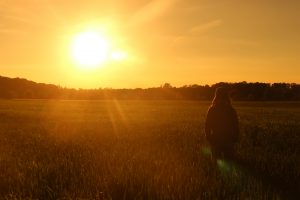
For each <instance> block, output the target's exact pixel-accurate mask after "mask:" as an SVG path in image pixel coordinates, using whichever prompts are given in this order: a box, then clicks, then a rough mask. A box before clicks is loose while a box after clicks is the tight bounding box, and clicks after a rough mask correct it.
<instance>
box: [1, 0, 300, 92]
mask: <svg viewBox="0 0 300 200" xmlns="http://www.w3.org/2000/svg"><path fill="white" fill-rule="evenodd" d="M299 9H300V3H299V1H294V0H289V1H280V0H272V1H271V0H265V1H258V0H253V1H250V0H246V1H238V0H228V1H223V0H217V1H208V0H189V1H183V0H165V1H160V0H152V1H150V0H149V1H138V0H128V1H120V0H111V1H96V0H93V1H82V0H79V1H67V0H49V1H45V0H42V1H36V0H27V1H19V0H2V1H0V40H1V41H0V44H1V48H0V71H1V75H3V76H9V77H24V78H27V79H30V80H34V81H37V82H46V83H54V84H57V85H61V86H67V87H75V88H98V87H113V88H130V87H151V86H158V85H161V84H162V83H165V82H170V83H171V84H172V85H174V86H182V85H185V84H194V83H196V84H212V83H216V82H219V81H226V82H237V81H260V82H296V83H299V82H300V79H299V74H300V67H299V65H300V61H299V55H300V38H299V34H300V24H299V23H300V20H299V19H300V14H299Z"/></svg>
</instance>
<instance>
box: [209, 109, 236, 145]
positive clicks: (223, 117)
mask: <svg viewBox="0 0 300 200" xmlns="http://www.w3.org/2000/svg"><path fill="white" fill-rule="evenodd" d="M205 134H206V139H207V140H208V141H209V143H210V144H211V145H212V146H215V147H227V146H233V145H234V144H235V143H236V142H237V140H238V135H239V127H238V117H237V114H236V111H235V109H234V108H233V107H232V106H230V105H225V106H224V105H213V106H211V107H210V108H209V110H208V112H207V117H206V122H205Z"/></svg>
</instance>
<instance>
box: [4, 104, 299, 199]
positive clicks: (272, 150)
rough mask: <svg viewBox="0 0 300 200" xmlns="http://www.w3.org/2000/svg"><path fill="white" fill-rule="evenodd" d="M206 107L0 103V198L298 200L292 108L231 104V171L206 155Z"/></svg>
mask: <svg viewBox="0 0 300 200" xmlns="http://www.w3.org/2000/svg"><path fill="white" fill-rule="evenodd" d="M291 105H292V106H291ZM208 106H209V103H208V102H179V101H0V198H1V199H80V198H81V199H286V198H297V197H298V193H297V191H300V190H299V189H300V187H299V183H298V182H299V181H298V179H299V177H300V174H299V173H300V158H299V155H300V154H299V153H300V148H299V142H300V126H299V125H300V122H299V119H300V107H299V104H297V103H294V104H292V103H237V104H235V106H236V108H237V110H238V113H239V116H240V130H241V135H240V141H239V143H238V145H237V154H238V156H237V160H236V161H234V162H229V161H221V160H219V161H217V162H214V161H213V160H212V159H211V157H210V155H209V146H208V145H207V143H206V141H205V139H204V133H203V126H204V120H205V114H206V110H207V108H208Z"/></svg>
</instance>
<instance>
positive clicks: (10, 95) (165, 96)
mask: <svg viewBox="0 0 300 200" xmlns="http://www.w3.org/2000/svg"><path fill="white" fill-rule="evenodd" d="M220 86H224V87H227V88H228V89H229V91H230V96H231V98H232V99H233V100H237V101H299V100H300V84H296V83H273V84H271V83H259V82H256V83H247V82H238V83H225V82H220V83H216V84H213V85H197V84H194V85H185V86H182V87H173V86H172V85H171V84H169V83H165V84H163V85H161V86H159V87H152V88H145V89H144V88H134V89H111V88H99V89H72V88H66V87H61V86H57V85H53V84H44V83H36V82H33V81H29V80H26V79H22V78H7V77H3V76H0V98H1V99H70V100H85V99H86V100H93V99H94V100H101V99H120V100H121V99H124V100H126V99H128V100H129V99H132V100H211V99H212V98H213V96H214V92H215V89H216V88H217V87H220Z"/></svg>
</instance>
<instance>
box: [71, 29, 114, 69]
mask: <svg viewBox="0 0 300 200" xmlns="http://www.w3.org/2000/svg"><path fill="white" fill-rule="evenodd" d="M72 56H73V58H74V60H75V62H76V63H77V64H79V65H80V66H81V67H83V68H96V67H97V66H99V65H100V64H102V63H104V62H105V61H106V60H107V59H109V43H108V40H107V39H106V38H104V37H103V36H102V35H101V34H100V33H97V32H95V31H88V32H83V33H80V34H78V35H77V36H76V37H75V38H74V40H73V44H72Z"/></svg>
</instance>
